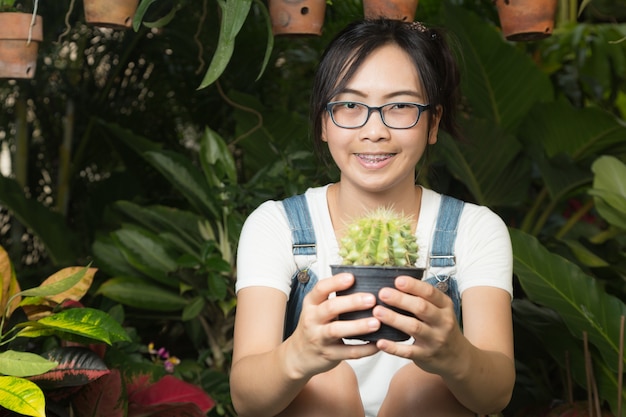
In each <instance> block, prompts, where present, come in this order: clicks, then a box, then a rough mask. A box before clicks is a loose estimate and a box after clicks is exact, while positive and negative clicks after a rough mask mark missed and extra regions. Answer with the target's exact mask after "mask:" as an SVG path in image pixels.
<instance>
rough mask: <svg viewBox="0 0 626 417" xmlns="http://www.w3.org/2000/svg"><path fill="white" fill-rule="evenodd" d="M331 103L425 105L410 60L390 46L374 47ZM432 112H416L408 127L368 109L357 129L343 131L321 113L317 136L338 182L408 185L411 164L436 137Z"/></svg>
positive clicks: (376, 187)
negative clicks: (337, 174)
mask: <svg viewBox="0 0 626 417" xmlns="http://www.w3.org/2000/svg"><path fill="white" fill-rule="evenodd" d="M332 101H354V102H360V103H364V104H367V105H368V106H382V105H384V104H387V103H392V102H410V103H418V104H428V102H427V99H426V97H425V93H424V92H423V89H422V84H421V81H420V78H419V75H418V73H417V70H416V68H415V66H414V64H413V62H412V60H411V59H410V58H409V56H408V55H407V54H406V53H405V52H404V51H403V50H402V49H400V47H398V46H396V45H385V46H383V47H381V48H379V49H377V50H376V51H374V52H373V53H372V54H371V55H370V56H369V57H368V58H367V59H366V60H365V61H364V62H363V64H362V65H361V67H360V68H359V69H358V70H357V71H356V72H355V74H354V76H353V77H352V79H351V80H350V81H349V82H348V83H347V84H346V88H345V89H344V90H343V91H341V92H340V93H339V94H338V95H337V96H335V97H333V98H332ZM433 111H436V109H433V108H430V109H429V110H427V111H424V112H422V115H421V117H420V119H419V122H418V123H417V124H416V125H415V126H413V127H411V128H409V129H392V128H389V127H387V126H385V124H383V122H382V120H381V117H380V114H379V113H378V112H372V113H371V115H370V117H369V120H368V121H367V123H366V124H365V125H363V126H362V127H359V128H354V129H346V128H341V127H338V126H336V125H335V124H334V123H333V121H332V120H331V118H330V116H329V115H328V113H326V116H325V117H324V120H323V122H322V127H323V130H322V140H323V141H325V142H327V143H328V148H329V150H330V153H331V155H332V157H333V160H334V161H335V163H336V164H337V166H338V167H339V169H340V170H341V182H342V184H343V185H350V186H353V187H356V188H357V189H362V190H363V191H366V192H374V193H377V192H387V191H392V190H393V189H394V188H396V187H406V186H410V187H413V186H414V183H415V166H416V165H417V163H418V161H419V160H420V158H421V157H422V155H423V154H424V150H425V148H426V146H427V144H434V143H435V142H436V141H437V128H438V121H439V117H436V119H435V120H433V119H432V116H433V115H432V114H431V112H433ZM429 121H431V123H429ZM429 128H430V131H429Z"/></svg>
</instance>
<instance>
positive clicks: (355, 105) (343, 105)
mask: <svg viewBox="0 0 626 417" xmlns="http://www.w3.org/2000/svg"><path fill="white" fill-rule="evenodd" d="M340 106H341V108H344V109H348V110H352V109H358V108H359V107H360V106H359V103H355V102H352V101H345V102H343V103H341V104H340Z"/></svg>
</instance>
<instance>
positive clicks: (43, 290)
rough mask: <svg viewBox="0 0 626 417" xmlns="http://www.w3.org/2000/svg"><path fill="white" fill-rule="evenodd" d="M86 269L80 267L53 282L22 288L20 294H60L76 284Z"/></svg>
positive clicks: (47, 295) (28, 295)
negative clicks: (26, 288) (67, 275)
mask: <svg viewBox="0 0 626 417" xmlns="http://www.w3.org/2000/svg"><path fill="white" fill-rule="evenodd" d="M88 269H89V267H85V268H82V269H80V270H79V271H77V272H75V273H73V274H72V275H70V276H69V277H67V278H65V279H62V280H60V281H57V282H54V283H52V284H48V285H42V286H39V287H35V288H30V289H28V290H24V291H22V292H21V293H20V295H22V296H24V297H49V296H51V295H57V294H60V293H62V292H64V291H67V290H69V289H70V288H72V287H73V286H75V285H76V284H78V283H79V282H80V280H81V279H82V278H83V277H84V276H85V273H86V272H87V270H88Z"/></svg>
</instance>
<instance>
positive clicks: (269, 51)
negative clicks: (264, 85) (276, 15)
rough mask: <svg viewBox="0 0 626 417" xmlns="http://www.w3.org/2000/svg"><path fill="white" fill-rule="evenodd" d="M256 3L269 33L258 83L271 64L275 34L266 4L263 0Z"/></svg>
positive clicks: (257, 0) (256, 0) (257, 78)
mask: <svg viewBox="0 0 626 417" xmlns="http://www.w3.org/2000/svg"><path fill="white" fill-rule="evenodd" d="M254 2H255V3H256V4H257V5H258V6H259V10H260V11H261V14H262V15H263V17H264V21H265V29H266V33H267V45H266V46H265V56H264V57H263V63H262V64H261V70H260V71H259V75H258V76H257V77H256V80H255V81H258V80H259V79H260V78H261V76H262V75H263V73H264V72H265V68H267V64H268V63H269V62H270V58H271V56H272V50H273V49H274V33H273V32H272V18H271V17H270V13H269V11H268V10H267V7H265V4H264V3H263V2H262V1H261V0H254Z"/></svg>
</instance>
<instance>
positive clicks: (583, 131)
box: [520, 101, 626, 161]
mask: <svg viewBox="0 0 626 417" xmlns="http://www.w3.org/2000/svg"><path fill="white" fill-rule="evenodd" d="M625 136H626V127H624V126H622V125H621V124H620V123H619V122H618V121H617V120H616V118H615V117H614V116H613V115H611V114H610V113H608V112H606V111H603V110H600V109H598V108H593V107H587V108H584V109H578V108H574V107H573V106H572V105H571V104H569V103H568V102H563V101H560V102H555V103H545V104H537V105H536V106H535V107H534V108H533V109H532V111H530V112H529V114H528V117H527V118H526V120H525V123H524V125H523V126H522V127H521V129H520V138H522V139H523V142H525V143H528V144H532V145H533V146H540V147H541V148H543V149H544V150H545V153H546V155H547V156H548V157H549V158H552V157H554V156H556V155H559V154H565V155H567V156H569V157H570V158H571V159H572V160H573V161H580V160H581V159H584V158H587V157H589V156H591V155H594V154H596V153H602V152H606V151H607V150H609V149H611V148H612V147H614V146H618V145H622V144H623V143H624V137H625Z"/></svg>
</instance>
